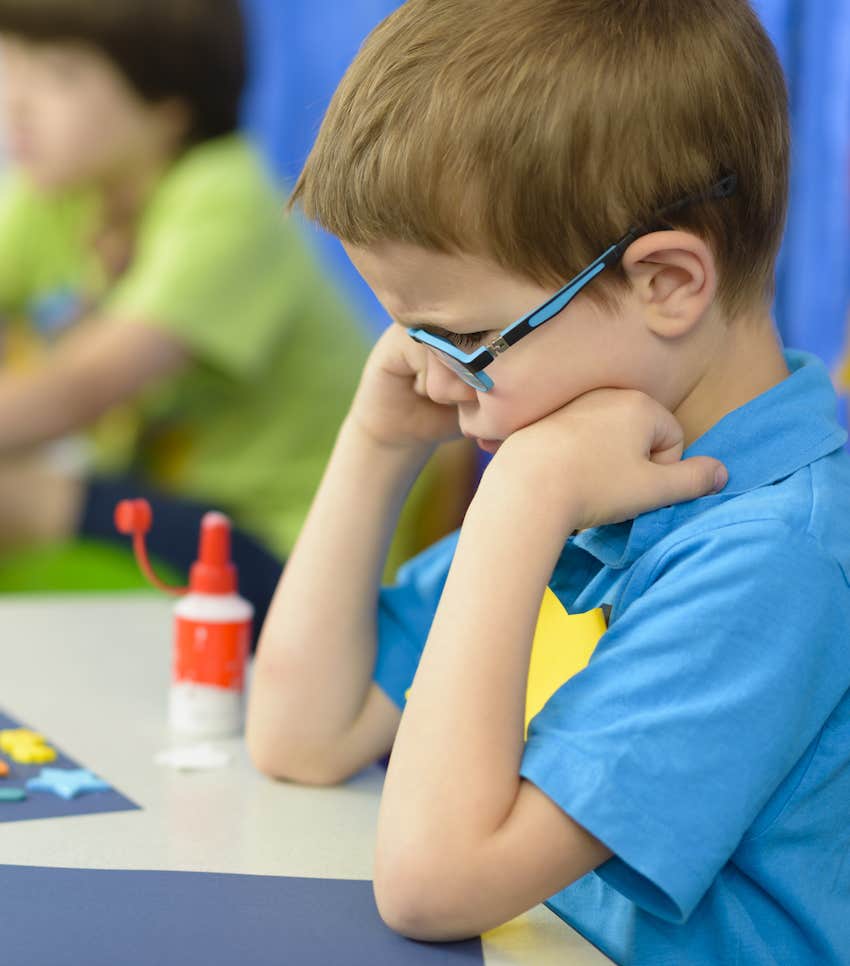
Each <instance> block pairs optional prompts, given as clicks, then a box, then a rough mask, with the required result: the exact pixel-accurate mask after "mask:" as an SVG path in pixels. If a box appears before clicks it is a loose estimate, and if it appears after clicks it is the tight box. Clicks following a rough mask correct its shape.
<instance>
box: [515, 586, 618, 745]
mask: <svg viewBox="0 0 850 966" xmlns="http://www.w3.org/2000/svg"><path fill="white" fill-rule="evenodd" d="M606 629H607V627H606V624H605V615H604V614H603V613H602V611H601V610H600V609H599V608H596V610H590V611H587V612H586V613H584V614H568V613H567V611H566V610H565V609H564V605H563V604H562V603H561V602H560V601H559V600H558V598H557V597H556V596H555V594H554V593H553V592H552V591H551V590H550V589H549V588H548V587H547V588H546V590H545V591H544V593H543V601H542V602H541V604H540V613H539V614H538V615H537V627H536V628H535V630H534V640H533V641H532V644H531V663H530V665H529V668H528V690H527V691H526V696H525V733H526V735H527V734H528V723H529V722H530V721H531V719H532V718H533V717H534V716H535V715H536V714H537V713H538V712H539V711H540V710H542V708H543V706H544V705H545V704H546V702H547V701H548V700H549V698H551V697H552V695H553V694H554V693H555V692H556V691H557V690H558V688H559V687H561V685H562V684H564V683H565V682H566V681H568V680H569V679H570V678H571V677H572V676H573V675H574V674H578V672H579V671H581V670H582V669H583V668H585V667H587V664H588V661H590V657H591V655H592V654H593V652H594V650H595V649H596V645H597V644H598V643H599V638H600V637H602V635H603V634H604V633H605V631H606Z"/></svg>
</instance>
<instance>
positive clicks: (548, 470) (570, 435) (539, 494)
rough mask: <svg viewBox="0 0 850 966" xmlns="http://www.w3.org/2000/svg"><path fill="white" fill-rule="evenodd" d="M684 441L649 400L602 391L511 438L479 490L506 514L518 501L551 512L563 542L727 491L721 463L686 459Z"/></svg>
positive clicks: (659, 407)
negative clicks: (574, 533) (591, 529)
mask: <svg viewBox="0 0 850 966" xmlns="http://www.w3.org/2000/svg"><path fill="white" fill-rule="evenodd" d="M683 443H684V440H683V434H682V428H681V426H680V425H679V423H678V422H677V421H676V419H675V417H674V416H673V415H672V414H671V413H670V412H668V411H667V410H666V409H665V408H664V407H663V406H662V405H661V404H660V403H658V402H656V401H655V400H653V399H651V398H650V397H649V396H646V395H644V394H643V393H641V392H638V391H635V390H626V389H597V390H594V391H593V392H589V393H586V394H585V395H583V396H580V397H579V398H578V399H575V400H573V402H571V403H569V404H568V405H567V406H565V407H564V408H563V409H559V410H557V411H556V412H554V413H552V414H551V415H549V416H546V417H544V418H543V419H541V420H539V421H538V422H536V423H532V424H531V425H529V426H527V427H525V428H524V429H520V430H517V431H516V432H515V433H513V434H512V435H511V436H510V437H509V438H508V439H507V440H506V441H505V442H504V443H503V444H502V446H501V448H500V449H499V451H498V452H497V454H496V456H495V457H494V459H493V462H492V463H491V465H490V466H489V467H488V469H487V471H486V473H485V475H484V481H485V485H483V486H482V491H480V492H481V495H482V496H484V497H485V498H486V499H494V500H496V501H498V502H500V503H501V512H505V511H506V510H508V509H509V508H510V505H511V501H512V500H513V499H514V498H515V499H516V500H517V505H518V506H521V505H523V503H524V506H525V510H524V512H525V513H527V512H528V507H529V505H530V506H533V507H534V508H535V512H537V511H539V510H542V511H543V512H550V511H553V512H554V513H555V514H556V517H557V523H556V525H557V526H562V527H563V530H564V533H563V536H564V539H566V537H567V536H568V535H569V533H570V532H572V531H573V530H576V529H578V530H583V529H585V528H587V527H594V526H600V525H602V524H606V523H617V522H619V521H621V520H629V519H632V518H633V517H636V516H638V515H639V514H641V513H644V512H647V511H648V510H653V509H656V508H658V507H661V506H667V505H669V504H673V503H684V502H686V501H688V500H693V499H696V498H697V497H700V496H705V495H706V494H708V493H712V492H718V491H719V490H722V489H723V487H724V486H725V485H726V482H727V479H728V473H727V471H726V468H725V467H724V466H723V464H722V463H720V462H719V461H718V460H715V459H712V458H710V457H708V456H694V457H691V458H689V459H686V460H683V459H682V449H683ZM488 477H491V479H489V480H488ZM488 484H489V485H488ZM493 484H495V485H493ZM517 487H519V488H517Z"/></svg>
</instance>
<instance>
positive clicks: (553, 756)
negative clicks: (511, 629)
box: [521, 521, 850, 922]
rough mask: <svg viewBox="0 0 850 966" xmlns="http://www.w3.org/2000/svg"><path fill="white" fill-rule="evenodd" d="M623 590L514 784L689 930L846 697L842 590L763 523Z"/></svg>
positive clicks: (725, 532)
mask: <svg viewBox="0 0 850 966" xmlns="http://www.w3.org/2000/svg"><path fill="white" fill-rule="evenodd" d="M639 569H640V568H639V566H637V567H636V568H635V572H634V574H633V575H632V578H631V580H632V583H631V585H628V586H627V587H626V588H625V589H624V591H623V595H624V599H625V598H626V597H628V601H629V602H628V606H626V607H625V609H624V610H623V611H622V613H621V616H619V617H618V618H616V613H615V615H614V616H615V618H616V619H615V620H614V622H613V623H612V625H611V627H610V629H609V630H608V632H607V633H606V634H605V635H604V636H603V638H602V639H601V641H600V643H599V645H598V647H597V649H596V651H595V653H594V655H593V657H592V659H591V661H590V664H589V665H588V667H587V668H586V669H585V670H584V671H582V672H581V673H580V674H578V675H577V676H576V677H574V678H573V679H571V680H570V681H568V682H567V683H566V684H565V685H564V686H563V687H562V688H561V689H560V690H559V691H558V692H556V694H555V695H554V696H553V697H552V698H551V699H550V701H549V703H548V704H547V705H546V706H545V707H544V709H543V710H542V711H541V713H540V714H539V715H538V716H537V717H536V718H535V719H534V720H533V721H532V723H531V727H530V731H529V739H528V742H527V745H526V748H525V753H524V756H523V760H522V766H521V774H522V776H523V777H524V778H526V779H528V780H529V781H531V782H533V783H534V784H535V785H537V786H538V787H539V788H540V789H541V790H542V791H543V792H544V793H546V795H547V796H549V797H550V798H551V799H552V800H553V801H555V802H556V803H557V804H558V805H559V806H560V807H561V808H562V809H563V810H564V812H566V813H567V814H568V815H570V816H571V817H572V818H573V819H574V820H575V821H577V822H578V823H579V824H581V825H582V826H584V827H585V828H586V829H588V830H589V831H590V832H591V833H592V834H593V835H595V836H596V837H597V838H599V839H600V840H601V841H602V842H604V843H605V844H606V845H607V846H608V847H609V848H610V849H611V850H612V851H613V852H614V853H615V857H614V858H613V859H611V860H610V861H609V862H607V863H605V864H604V865H603V866H601V867H600V868H599V869H598V870H597V873H598V874H599V875H600V876H601V877H602V878H603V879H604V880H605V881H606V882H607V883H608V884H609V885H611V886H612V887H614V888H615V889H617V890H618V891H619V892H620V893H622V894H624V895H625V896H626V897H627V898H629V899H630V900H631V901H633V902H635V903H636V904H637V905H639V906H641V907H642V908H644V909H645V910H646V911H648V912H650V913H652V914H654V915H656V916H660V917H662V918H664V919H667V920H669V921H672V922H682V921H685V920H686V919H687V918H688V916H689V915H690V913H691V912H692V911H693V909H694V908H695V906H696V905H697V903H698V902H699V901H700V899H701V898H702V896H703V895H704V894H705V892H706V891H707V890H708V888H709V886H710V885H711V883H712V881H713V880H714V878H715V877H716V876H717V874H718V873H719V871H720V870H721V868H722V867H723V866H724V865H725V864H726V862H727V861H728V860H729V858H730V856H731V855H732V853H733V852H734V851H735V849H736V848H737V846H738V845H739V843H740V842H741V840H742V838H743V837H744V836H745V835H746V833H747V832H748V830H749V829H750V827H751V825H752V824H753V822H754V820H755V819H756V817H757V816H758V815H759V812H760V811H761V810H762V809H763V808H764V806H765V805H766V803H767V802H768V800H769V799H770V798H771V796H772V795H773V794H774V793H775V792H776V791H777V789H778V787H779V786H780V785H781V783H782V782H783V780H784V779H785V777H786V776H787V775H788V774H789V772H790V771H791V769H792V768H793V766H794V765H795V763H796V762H797V761H798V760H799V759H800V758H801V757H802V755H803V754H804V752H805V750H806V748H807V747H808V746H809V745H810V743H811V742H812V741H813V740H814V739H815V738H816V737H817V734H818V732H819V730H820V729H821V728H822V727H823V724H824V722H825V721H826V719H827V718H828V716H829V714H830V712H831V711H832V709H833V708H834V707H835V705H836V704H837V702H838V701H839V700H840V698H841V696H842V694H843V693H844V691H846V689H847V687H848V684H850V680H848V679H850V668H849V667H848V665H850V654H848V646H847V628H848V626H850V604H849V603H848V601H850V592H848V587H847V584H846V581H845V578H844V575H843V572H842V570H841V568H840V567H839V566H838V564H837V563H836V562H835V561H834V559H833V558H831V557H830V556H829V555H828V554H827V553H825V552H824V551H823V550H822V549H821V548H820V547H819V545H818V544H817V543H816V542H815V541H813V540H812V539H810V538H809V537H807V536H805V535H801V534H798V533H795V532H793V531H792V530H791V529H790V528H788V527H787V526H785V525H783V524H781V523H778V522H776V521H753V522H747V523H738V524H734V525H731V526H727V527H723V528H718V529H717V530H715V531H712V532H708V533H704V534H701V535H698V536H692V537H689V538H687V539H684V540H683V541H681V542H680V543H678V544H677V545H675V546H674V547H672V548H671V549H668V550H667V551H666V552H665V553H664V554H663V556H661V557H660V558H657V560H656V562H655V563H654V564H653V565H652V567H651V568H649V567H647V569H646V570H644V571H643V573H642V574H641V575H640V576H639V575H638V570H639Z"/></svg>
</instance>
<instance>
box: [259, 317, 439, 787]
mask: <svg viewBox="0 0 850 966" xmlns="http://www.w3.org/2000/svg"><path fill="white" fill-rule="evenodd" d="M421 351H422V350H421V347H419V346H416V345H415V344H414V343H413V342H412V341H411V340H410V339H409V338H408V337H407V335H406V334H405V333H404V332H403V331H402V330H401V329H400V328H399V327H398V326H392V327H391V328H390V329H388V330H387V332H386V333H385V334H384V336H382V338H381V339H380V340H379V341H378V343H377V344H376V347H375V349H374V350H373V351H372V354H371V356H370V358H369V361H368V363H367V366H366V368H365V370H364V374H363V378H362V379H361V384H360V388H359V389H358V392H357V396H356V398H355V400H354V402H353V404H352V409H351V412H350V413H349V416H348V418H347V419H346V421H345V423H344V425H343V427H342V430H341V432H340V435H339V437H338V439H337V443H336V446H335V448H334V452H333V454H332V456H331V459H330V461H329V464H328V467H327V470H326V472H325V476H324V479H323V481H322V484H321V486H320V487H319V491H318V493H317V495H316V498H315V500H314V502H313V506H312V507H311V510H310V513H309V514H308V517H307V520H306V522H305V524H304V527H303V528H302V531H301V534H300V535H299V538H298V541H297V543H296V546H295V548H294V550H293V552H292V555H291V556H290V558H289V560H288V561H287V565H286V568H285V571H284V574H283V577H282V578H281V582H280V584H279V586H278V589H277V591H276V594H275V597H274V600H273V601H272V605H271V608H270V610H269V616H268V617H267V619H266V623H265V626H264V629H263V633H262V635H261V638H260V643H259V647H258V651H257V656H256V659H255V661H254V670H253V677H252V683H251V692H250V697H249V702H248V715H247V723H246V740H247V745H248V751H249V753H250V755H251V757H252V759H253V761H254V763H255V765H256V766H257V768H259V770H260V771H262V772H264V773H265V774H268V775H270V776H272V777H275V778H285V779H289V780H292V781H298V782H302V783H308V784H335V783H337V782H340V781H342V780H344V779H345V778H348V777H349V776H350V775H352V774H353V773H354V772H356V771H359V770H360V769H361V768H363V767H364V766H365V765H367V764H370V763H371V762H373V761H375V760H376V759H377V758H379V757H380V756H381V755H382V754H385V753H386V752H387V751H388V750H389V748H390V746H391V745H392V741H393V737H394V735H395V732H396V729H397V727H398V722H399V718H400V713H399V711H398V709H397V708H396V707H395V705H394V704H393V703H392V702H391V701H390V699H389V698H388V697H386V695H385V694H384V693H383V692H382V691H381V690H380V689H378V688H377V687H376V686H375V685H373V684H372V672H373V668H374V663H375V652H376V610H377V608H376V601H377V595H378V591H379V587H380V581H381V573H382V571H383V566H384V560H385V558H386V553H387V548H388V546H389V542H390V539H391V536H392V533H393V531H394V529H395V525H396V522H397V519H398V515H399V512H400V510H401V507H402V504H403V502H404V498H405V496H406V494H407V492H408V490H409V488H410V486H411V485H412V483H413V481H414V480H415V479H416V477H417V476H418V474H419V472H420V471H421V469H422V467H423V466H424V465H425V463H426V462H427V460H428V457H429V456H430V455H431V453H432V452H433V450H434V449H435V447H436V446H437V444H438V443H439V442H440V441H444V440H448V439H452V438H454V437H456V436H457V435H458V427H457V413H456V411H455V410H454V408H453V407H446V406H439V405H437V404H435V403H433V402H431V401H430V400H429V399H427V398H425V396H424V394H423V393H422V392H418V391H417V390H416V389H415V379H416V376H415V373H416V372H417V371H418V369H419V368H420V367H418V366H417V365H416V364H415V362H411V360H410V358H409V356H410V355H411V354H413V355H417V354H419V353H421Z"/></svg>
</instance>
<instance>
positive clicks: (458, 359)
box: [408, 174, 738, 392]
mask: <svg viewBox="0 0 850 966" xmlns="http://www.w3.org/2000/svg"><path fill="white" fill-rule="evenodd" d="M737 187H738V178H737V175H735V174H727V175H726V176H725V177H723V178H722V179H721V180H720V181H718V182H717V183H716V184H714V185H712V186H711V187H710V188H709V189H708V190H707V191H704V192H702V193H701V194H696V195H689V196H688V197H687V198H683V199H682V200H681V201H677V202H675V203H674V204H672V205H668V206H667V207H666V208H662V209H660V210H659V211H657V212H656V213H655V215H654V218H653V221H652V222H651V223H649V224H647V225H644V226H642V227H634V228H630V229H629V230H628V231H627V232H626V234H625V235H623V237H622V238H621V239H620V240H619V241H618V242H616V243H615V244H613V245H612V246H611V247H610V248H608V249H606V250H605V251H604V252H603V253H602V254H601V255H600V256H599V257H598V258H596V259H594V261H592V262H591V263H590V265H588V266H587V268H585V269H584V270H583V271H581V272H579V273H578V275H576V276H575V278H572V279H570V281H569V282H567V284H566V285H564V287H563V288H561V289H559V290H558V291H557V292H556V293H555V294H554V295H553V296H552V297H551V298H550V299H548V300H547V301H546V302H544V303H543V304H542V305H541V306H539V307H538V308H536V309H534V310H533V311H531V312H529V313H528V315H524V316H523V317H522V318H521V319H518V320H517V321H516V322H513V323H512V324H511V325H509V326H508V327H507V328H506V329H502V331H501V332H500V333H499V334H498V335H497V336H496V338H495V339H493V340H492V341H491V342H488V343H487V345H483V346H480V347H479V348H477V349H475V350H474V351H473V352H464V351H463V349H460V348H458V346H456V345H454V343H453V342H451V341H450V340H449V339H447V338H446V337H445V336H441V335H435V334H434V333H433V332H429V331H427V330H426V329H423V328H414V329H410V330H409V331H408V335H410V337H411V338H412V339H414V340H415V341H416V342H419V343H420V344H421V345H424V346H426V347H427V348H428V349H430V350H431V351H432V352H433V353H434V354H435V355H436V356H437V357H438V358H439V359H440V361H441V362H442V363H443V364H444V365H446V366H448V367H449V369H451V370H452V372H454V373H455V374H456V375H457V376H458V377H459V378H461V379H462V380H463V381H464V382H465V383H466V384H467V385H468V386H472V388H473V389H477V390H478V391H479V392H489V391H490V390H491V389H492V388H493V380H492V379H491V378H490V376H488V375H487V373H486V372H484V370H485V369H486V368H487V366H489V365H490V363H492V362H494V361H495V360H496V358H497V357H498V356H500V355H502V354H503V353H505V352H507V350H508V349H510V347H511V346H512V345H516V344H517V342H519V340H520V339H524V338H525V336H527V335H528V333H529V332H533V331H534V330H535V329H538V328H540V326H541V325H543V323H544V322H548V321H549V319H551V318H553V317H554V316H556V315H557V314H558V313H559V312H561V311H562V310H563V309H565V308H566V307H567V306H568V305H569V304H570V302H571V301H572V300H573V299H574V298H575V297H576V296H577V295H578V293H579V292H580V291H581V290H582V289H583V288H584V287H585V286H586V285H588V284H589V283H590V282H592V281H593V279H595V278H596V276H597V275H600V274H601V273H602V272H604V271H605V269H606V268H613V267H614V266H615V265H616V264H617V262H619V261H620V259H621V258H622V257H623V255H624V254H625V252H626V249H627V248H628V247H629V245H631V244H632V242H633V241H636V240H637V239H638V238H640V237H641V236H642V235H648V234H649V233H650V232H653V231H669V230H671V226H670V225H668V224H664V222H665V221H666V220H667V219H669V216H670V215H672V214H675V213H676V212H678V211H680V210H681V209H682V208H687V207H688V206H690V205H693V204H697V203H699V202H702V201H716V200H719V199H722V198H729V197H730V196H731V195H733V194H735V191H736V190H737Z"/></svg>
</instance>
